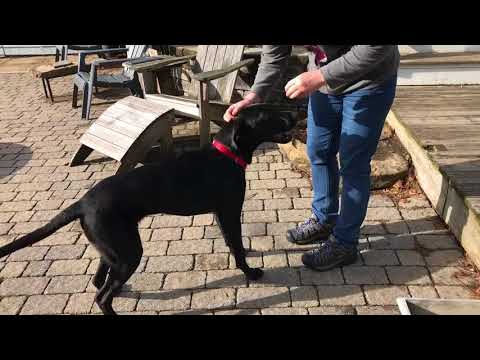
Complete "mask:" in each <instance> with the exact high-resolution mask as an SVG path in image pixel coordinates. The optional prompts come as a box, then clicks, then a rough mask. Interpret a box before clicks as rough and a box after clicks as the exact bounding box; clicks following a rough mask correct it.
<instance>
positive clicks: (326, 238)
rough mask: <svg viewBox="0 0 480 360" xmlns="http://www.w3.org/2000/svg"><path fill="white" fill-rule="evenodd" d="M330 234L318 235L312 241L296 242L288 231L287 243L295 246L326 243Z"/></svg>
mask: <svg viewBox="0 0 480 360" xmlns="http://www.w3.org/2000/svg"><path fill="white" fill-rule="evenodd" d="M329 236H330V234H328V235H317V236H316V237H313V238H312V239H309V240H306V241H295V240H293V236H292V235H291V234H290V232H289V231H287V241H288V242H289V243H291V244H295V245H308V244H311V243H314V242H317V241H326V240H328V238H329Z"/></svg>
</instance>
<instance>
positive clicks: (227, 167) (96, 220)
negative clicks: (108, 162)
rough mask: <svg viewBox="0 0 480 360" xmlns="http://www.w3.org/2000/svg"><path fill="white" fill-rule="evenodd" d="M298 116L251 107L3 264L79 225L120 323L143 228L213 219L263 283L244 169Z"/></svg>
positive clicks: (130, 175) (127, 176)
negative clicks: (248, 220)
mask: <svg viewBox="0 0 480 360" xmlns="http://www.w3.org/2000/svg"><path fill="white" fill-rule="evenodd" d="M297 115H298V112H297V111H296V108H294V107H293V108H292V107H291V106H278V105H267V104H257V105H252V106H250V107H248V108H246V109H244V110H242V111H241V113H240V114H239V115H238V117H237V119H235V120H234V121H232V122H230V123H229V124H227V125H226V126H225V127H224V128H223V129H222V130H221V131H220V132H219V133H218V134H217V135H216V136H215V139H214V141H213V142H212V144H209V145H208V146H206V147H204V148H202V149H200V150H198V151H191V152H185V153H183V154H181V155H174V154H171V155H169V156H167V158H166V159H164V160H162V161H159V162H157V163H154V164H146V165H144V166H142V167H138V168H136V169H133V170H131V171H129V172H126V173H122V174H119V175H115V176H112V177H109V178H107V179H104V180H102V181H101V182H99V183H98V184H97V185H96V186H94V187H93V188H92V189H91V190H90V191H88V192H87V193H86V194H85V195H84V196H83V197H82V198H81V199H80V200H79V201H78V202H76V203H74V204H72V205H71V206H69V207H68V208H66V209H65V210H63V211H62V212H61V213H59V214H58V215H57V216H55V217H54V218H53V219H52V220H51V221H50V222H49V223H48V224H46V225H45V226H43V227H41V228H39V229H37V230H35V231H33V232H32V233H30V234H27V235H25V236H23V237H21V238H19V239H17V240H16V241H13V242H12V243H10V244H7V245H5V246H3V247H1V248H0V258H2V257H4V256H6V255H8V254H10V253H12V252H14V251H16V250H19V249H22V248H24V247H27V246H29V245H32V244H34V243H36V242H38V241H40V240H42V239H44V238H46V237H47V236H49V235H51V234H53V233H54V232H55V231H56V230H58V229H59V228H61V227H63V226H65V225H67V224H69V223H70V222H72V221H74V220H76V219H80V223H81V226H82V228H83V231H84V232H85V235H86V237H87V238H88V240H89V242H90V243H91V244H93V246H95V248H96V249H97V250H98V252H99V253H100V255H101V258H100V264H99V267H98V269H97V272H96V274H95V276H94V278H93V284H94V285H95V287H97V289H98V291H97V293H96V296H95V301H96V303H97V304H98V306H99V307H100V309H101V310H102V312H103V313H104V314H106V315H114V314H115V311H114V310H113V308H112V300H113V298H114V296H115V295H116V294H118V292H119V291H120V289H121V287H122V286H123V284H125V282H127V280H128V279H129V278H130V276H131V275H132V274H133V273H134V272H135V270H136V268H137V266H138V265H139V263H140V259H141V257H142V253H143V249H142V244H141V241H140V236H139V233H138V222H139V221H140V220H141V219H142V218H143V217H145V216H147V215H152V214H157V213H166V214H172V215H196V214H204V213H211V212H213V213H214V214H215V216H216V220H217V224H218V225H219V227H220V229H221V231H222V234H223V237H224V239H225V242H226V244H227V245H228V246H229V247H230V250H231V251H232V253H233V255H234V257H235V262H236V265H237V267H238V268H240V269H241V270H242V271H243V272H244V274H245V276H246V277H247V278H248V279H250V280H257V279H259V278H260V277H261V276H262V274H263V272H262V270H261V269H254V268H250V267H249V266H248V265H247V263H246V260H245V249H244V248H243V244H242V234H241V220H240V216H241V212H242V206H243V201H244V197H245V167H246V166H247V164H249V163H251V161H252V155H253V152H254V150H255V149H256V148H257V147H258V146H259V145H260V144H261V143H263V142H274V143H286V142H288V141H290V140H291V131H292V130H293V128H294V126H295V124H296V120H297ZM107 274H108V277H107Z"/></svg>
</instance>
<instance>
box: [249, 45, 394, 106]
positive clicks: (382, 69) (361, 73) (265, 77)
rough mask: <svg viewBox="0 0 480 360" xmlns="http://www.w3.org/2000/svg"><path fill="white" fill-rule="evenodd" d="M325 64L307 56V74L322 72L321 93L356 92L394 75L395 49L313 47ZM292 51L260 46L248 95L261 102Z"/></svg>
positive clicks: (392, 46) (343, 46) (280, 46)
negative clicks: (253, 80)
mask: <svg viewBox="0 0 480 360" xmlns="http://www.w3.org/2000/svg"><path fill="white" fill-rule="evenodd" d="M317 46H318V47H319V48H320V49H322V50H323V52H324V53H325V54H326V55H327V62H326V63H323V64H320V65H316V64H315V55H314V54H313V53H309V64H308V70H315V69H318V68H321V69H322V72H323V75H324V77H325V81H326V83H327V85H326V86H324V87H322V88H321V89H320V91H321V92H323V93H327V94H332V95H340V94H344V93H347V92H350V91H352V90H357V89H360V88H371V87H375V86H377V85H378V84H381V83H382V82H383V81H385V80H387V79H389V78H391V77H392V76H394V75H396V74H397V71H398V66H399V63H400V53H399V51H398V46H397V45H317ZM291 51H292V45H263V49H262V60H261V62H260V65H259V67H258V72H257V75H256V78H255V83H254V85H253V86H252V91H253V92H255V93H256V94H257V95H258V96H259V97H260V98H261V99H265V98H266V97H267V96H268V95H269V94H270V92H271V90H272V89H273V88H274V87H275V86H276V85H278V81H279V80H280V79H281V77H282V75H283V73H284V71H285V69H286V67H287V65H288V64H287V62H288V58H289V56H290V54H291Z"/></svg>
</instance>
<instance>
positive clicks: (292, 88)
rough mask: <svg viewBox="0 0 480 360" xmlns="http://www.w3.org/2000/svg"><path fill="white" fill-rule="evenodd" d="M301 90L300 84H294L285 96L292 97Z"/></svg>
mask: <svg viewBox="0 0 480 360" xmlns="http://www.w3.org/2000/svg"><path fill="white" fill-rule="evenodd" d="M300 89H301V87H300V86H299V85H298V84H294V85H292V86H290V87H289V88H288V89H287V91H286V92H285V95H286V96H287V97H291V96H292V94H293V93H295V92H296V91H299V90H300Z"/></svg>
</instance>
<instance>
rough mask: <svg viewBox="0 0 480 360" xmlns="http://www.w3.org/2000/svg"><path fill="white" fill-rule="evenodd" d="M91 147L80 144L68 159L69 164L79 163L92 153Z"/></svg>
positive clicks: (75, 164)
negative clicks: (70, 158)
mask: <svg viewBox="0 0 480 360" xmlns="http://www.w3.org/2000/svg"><path fill="white" fill-rule="evenodd" d="M92 151H93V149H92V148H89V147H88V146H86V145H83V144H80V146H79V147H78V149H77V151H75V154H74V155H73V157H72V160H70V166H77V165H80V164H81V163H82V162H83V161H84V160H85V159H86V158H87V157H88V155H90V154H91V153H92Z"/></svg>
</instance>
